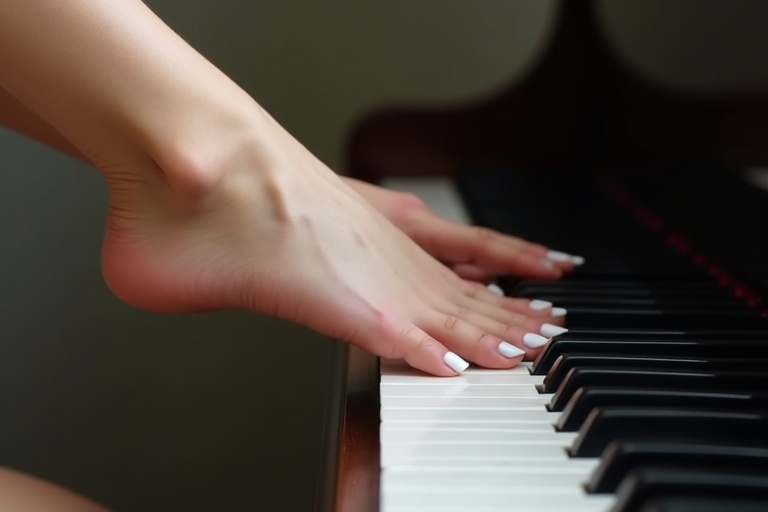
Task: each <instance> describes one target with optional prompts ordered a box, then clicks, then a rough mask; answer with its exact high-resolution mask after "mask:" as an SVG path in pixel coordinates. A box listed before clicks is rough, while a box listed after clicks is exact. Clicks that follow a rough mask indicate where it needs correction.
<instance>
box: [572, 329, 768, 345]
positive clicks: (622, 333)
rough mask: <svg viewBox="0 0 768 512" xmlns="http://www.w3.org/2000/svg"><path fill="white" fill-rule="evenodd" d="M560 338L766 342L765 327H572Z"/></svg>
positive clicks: (767, 338)
mask: <svg viewBox="0 0 768 512" xmlns="http://www.w3.org/2000/svg"><path fill="white" fill-rule="evenodd" d="M557 338H558V339H562V340H609V341H627V340H636V339H639V340H647V341H651V340H653V339H654V338H655V339H662V340H664V339H670V338H675V339H679V338H690V339H699V340H727V339H735V338H738V339H750V340H762V341H765V342H768V330H766V329H762V330H761V329H713V330H706V331H705V330H701V329H603V328H590V329H587V328H573V327H570V328H569V330H568V332H567V333H565V334H560V335H559V336H558V337H557Z"/></svg>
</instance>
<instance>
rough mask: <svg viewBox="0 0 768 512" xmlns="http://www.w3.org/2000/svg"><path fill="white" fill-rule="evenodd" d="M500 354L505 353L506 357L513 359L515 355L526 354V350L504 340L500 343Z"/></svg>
mask: <svg viewBox="0 0 768 512" xmlns="http://www.w3.org/2000/svg"><path fill="white" fill-rule="evenodd" d="M499 354H501V355H503V356H504V357H507V358H509V359H512V358H513V357H520V356H521V355H523V354H525V351H524V350H520V349H519V348H517V347H516V346H514V345H512V344H511V343H507V342H506V341H502V342H501V343H500V344H499Z"/></svg>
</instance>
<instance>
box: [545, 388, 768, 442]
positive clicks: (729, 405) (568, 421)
mask: <svg viewBox="0 0 768 512" xmlns="http://www.w3.org/2000/svg"><path fill="white" fill-rule="evenodd" d="M599 407H660V408H696V409H714V410H721V411H754V410H762V409H766V410H768V394H767V393H758V392H749V391H745V392H735V391H731V392H729V391H725V390H714V391H698V390H697V391H681V390H673V389H642V388H634V389H627V388H623V389H622V388H616V387H606V388H595V387H583V388H579V389H577V390H576V392H575V393H574V394H573V397H572V398H571V400H570V401H569V402H568V403H567V404H566V406H565V408H564V409H563V412H562V414H560V416H558V418H557V421H555V429H556V430H558V431H563V432H575V431H577V430H579V429H581V426H582V425H583V424H584V422H585V421H586V419H587V418H588V417H589V415H590V413H591V412H592V411H593V410H595V409H597V408H599Z"/></svg>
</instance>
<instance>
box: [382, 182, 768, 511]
mask: <svg viewBox="0 0 768 512" xmlns="http://www.w3.org/2000/svg"><path fill="white" fill-rule="evenodd" d="M507 175H508V173H507ZM559 178H560V177H558V180H559ZM495 179H496V175H495V174H493V173H490V175H489V176H486V177H484V178H483V179H479V180H478V179H476V177H473V180H472V182H471V184H470V185H469V190H467V189H466V188H465V189H464V191H463V192H464V199H465V202H466V203H467V204H468V205H469V206H470V209H471V211H472V214H473V217H474V218H476V219H478V220H479V221H480V223H483V224H485V225H489V226H491V227H493V228H495V229H498V230H500V231H507V232H511V233H515V234H517V235H519V236H523V237H525V238H529V239H532V240H537V241H542V242H543V243H546V244H548V245H550V246H551V247H553V248H555V249H562V250H565V251H569V252H572V253H574V254H583V255H584V256H585V257H586V259H587V264H586V265H585V266H584V268H583V269H579V271H577V272H576V273H574V274H573V275H572V276H569V277H567V278H565V279H564V280H562V281H559V282H541V281H530V280H529V281H525V280H523V281H513V280H507V281H501V282H500V284H501V285H502V287H503V288H504V289H505V292H506V293H507V294H508V295H515V296H524V297H530V298H540V299H544V300H549V301H551V302H553V303H555V305H556V306H561V307H565V308H566V309H567V310H568V321H567V326H568V327H569V328H570V331H569V332H568V333H565V334H563V335H560V336H558V337H556V338H554V339H553V340H552V342H550V344H549V345H548V346H547V347H546V349H545V350H544V351H542V353H541V355H540V356H539V357H538V358H537V360H536V361H535V362H533V363H523V364H522V365H520V366H519V367H517V368H514V369H511V370H488V369H480V368H476V367H470V368H469V369H468V370H467V371H466V372H465V373H464V374H463V375H461V376H458V377H454V378H449V379H445V378H436V377H429V376H425V375H423V374H421V373H419V372H416V371H414V370H412V369H410V368H408V367H407V366H406V365H404V364H403V363H402V362H401V361H390V360H382V361H381V363H380V370H381V380H380V406H381V408H380V415H381V425H380V444H381V476H380V495H379V497H380V511H381V512H415V511H419V512H422V511H433V510H434V511H438V510H439V511H441V512H467V511H472V512H483V511H486V512H495V511H508V510H514V511H516V512H527V511H531V512H550V511H551V512H555V511H557V512H561V511H562V512H580V511H590V512H592V511H595V512H597V511H616V512H618V511H621V512H630V511H637V512H665V511H666V512H673V511H674V512H694V511H696V512H699V511H702V512H708V511H716V510H717V511H719V510H724V511H728V512H737V511H745V512H746V511H757V510H761V511H765V510H768V323H766V321H765V319H764V318H763V316H761V314H760V310H759V309H757V308H755V307H754V306H756V304H755V296H754V291H753V289H752V288H749V289H748V288H746V287H744V286H743V285H742V284H741V281H738V282H737V281H735V277H734V276H733V275H731V274H728V273H726V272H725V271H723V270H722V269H721V267H719V266H717V265H716V264H715V262H714V261H710V260H705V259H700V261H697V262H696V263H697V264H698V266H697V265H696V264H693V263H691V258H692V257H693V258H694V259H695V258H696V257H699V258H704V256H702V255H698V254H696V253H695V252H694V251H693V249H691V247H689V246H688V245H687V244H688V242H687V241H686V240H684V239H682V237H679V236H677V235H676V233H673V235H674V236H668V235H669V232H666V231H664V230H663V229H661V228H660V226H659V222H658V220H657V219H656V218H654V216H653V214H652V213H651V212H649V211H645V210H642V208H640V207H636V208H635V210H633V212H632V215H631V218H630V221H629V222H627V221H626V219H624V218H623V217H622V215H624V214H622V213H620V212H619V211H618V210H614V208H615V207H616V205H615V204H613V203H612V201H606V200H605V199H604V198H601V197H597V196H594V194H593V191H591V190H575V188H577V187H580V186H581V185H578V184H576V183H571V184H568V183H566V186H565V187H561V189H565V190H567V191H568V194H567V195H563V196H562V197H553V196H552V193H551V190H547V189H541V188H539V189H536V187H542V186H543V187H546V185H547V179H544V180H543V181H542V182H541V183H536V180H533V185H528V186H527V187H523V189H520V188H517V187H515V188H514V189H513V188H511V187H509V186H508V184H507V183H494V180H495ZM503 179H504V180H507V179H508V178H507V177H506V176H505V177H504V178H503ZM566 179H567V178H566ZM558 180H555V181H558ZM553 182H554V181H552V180H550V183H553ZM385 185H386V186H387V187H389V188H393V189H398V190H407V191H411V192H414V193H417V194H419V195H420V196H421V197H422V198H423V199H424V200H425V201H426V202H427V203H428V204H430V206H431V207H432V208H433V209H434V210H435V211H437V212H438V213H439V214H441V215H443V216H445V217H448V218H451V219H453V220H456V221H459V222H466V221H467V219H468V218H469V216H468V214H467V212H466V210H465V208H464V206H463V204H462V201H461V200H460V199H459V193H458V192H457V191H456V189H455V188H454V185H453V183H452V182H450V181H446V180H442V179H423V180H419V179H391V180H388V181H387V182H386V183H385ZM569 185H570V186H572V188H571V187H569ZM473 187H474V190H473ZM537 192H538V193H539V194H540V197H538V198H537V197H536V195H537ZM547 198H548V199H549V200H546V199H547ZM574 198H576V199H574ZM569 213H570V214H572V217H574V219H573V222H574V223H579V224H576V225H577V226H580V227H579V228H577V229H574V224H573V223H569V222H567V221H564V220H563V219H564V218H566V219H567V218H568V214H569ZM564 214H565V217H563V215H564ZM532 217H535V218H536V219H535V220H536V222H530V220H529V219H530V218H532ZM633 219H634V220H633ZM635 221H636V222H635ZM765 221H768V216H763V217H762V222H763V226H764V225H765V224H764V223H765ZM641 224H644V225H645V227H646V228H649V229H638V226H640V225H641ZM654 231H656V232H655V233H654ZM736 231H738V230H736ZM664 238H666V242H668V243H669V244H671V245H672V246H674V247H676V249H677V250H673V249H670V247H669V246H668V245H666V244H665V243H662V242H663V241H664ZM733 242H734V249H735V251H734V253H735V254H736V256H738V253H739V249H740V248H741V247H740V246H739V242H740V239H739V237H738V236H737V234H736V236H734V237H733ZM758 242H761V241H758ZM758 245H759V244H758ZM762 248H763V251H765V250H768V244H765V245H763V246H762ZM761 256H762V255H760V254H746V255H743V258H746V260H744V261H745V263H744V265H743V268H745V269H747V270H750V269H752V268H753V267H754V265H753V264H754V262H755V261H756V259H755V258H756V257H761ZM765 256H767V257H766V258H765V259H762V260H761V263H768V255H765ZM733 261H734V260H731V261H729V263H731V264H732V263H733ZM750 265H752V266H750ZM702 269H703V270H702ZM705 271H708V272H709V273H710V274H711V275H710V276H707V275H706V272H705ZM758 272H761V270H760V269H758ZM765 275H766V273H762V274H760V276H758V277H761V276H763V277H764V276H765ZM718 281H719V282H718ZM753 282H756V283H757V285H758V286H757V289H760V288H759V285H760V283H761V282H763V281H760V280H759V279H758V280H757V281H753ZM734 295H739V298H736V297H735V296H734ZM749 301H751V302H752V304H750V305H748V304H747V302H749Z"/></svg>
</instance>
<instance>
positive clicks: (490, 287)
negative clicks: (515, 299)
mask: <svg viewBox="0 0 768 512" xmlns="http://www.w3.org/2000/svg"><path fill="white" fill-rule="evenodd" d="M488 291H490V292H493V293H495V294H496V295H501V296H502V297H503V296H504V290H502V289H501V286H499V285H497V284H495V283H491V284H489V285H488Z"/></svg>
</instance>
